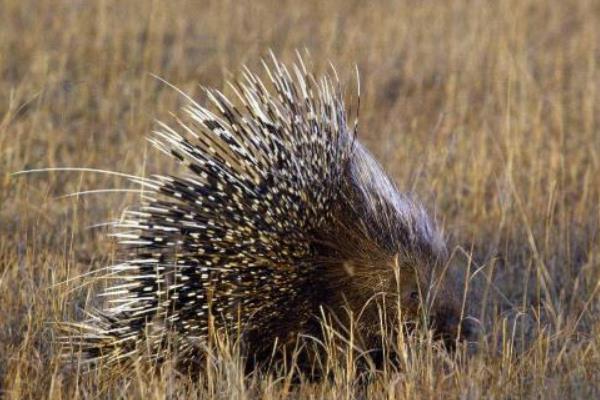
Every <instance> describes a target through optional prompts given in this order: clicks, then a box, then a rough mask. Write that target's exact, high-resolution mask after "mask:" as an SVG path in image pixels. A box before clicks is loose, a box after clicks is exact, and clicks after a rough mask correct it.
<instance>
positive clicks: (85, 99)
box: [0, 0, 600, 399]
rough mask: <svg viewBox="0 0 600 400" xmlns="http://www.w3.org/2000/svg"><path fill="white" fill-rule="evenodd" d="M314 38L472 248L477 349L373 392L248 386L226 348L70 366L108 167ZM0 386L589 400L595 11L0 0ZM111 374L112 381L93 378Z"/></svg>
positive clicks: (151, 163)
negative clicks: (193, 367) (64, 339)
mask: <svg viewBox="0 0 600 400" xmlns="http://www.w3.org/2000/svg"><path fill="white" fill-rule="evenodd" d="M304 47H306V48H308V49H309V50H310V52H311V54H312V58H313V65H314V68H315V69H317V70H322V69H324V68H326V67H327V64H328V62H329V61H331V62H333V63H334V64H335V65H336V66H337V69H338V71H339V72H340V73H341V75H342V78H343V80H344V81H345V82H348V84H349V85H350V84H352V74H353V67H354V64H358V67H359V69H360V71H361V75H362V92H363V99H362V100H363V102H362V111H361V137H362V139H363V140H364V141H365V142H366V143H367V145H368V147H370V149H372V150H373V152H374V153H376V155H377V156H378V157H379V159H380V160H381V161H382V163H383V164H384V165H385V166H386V167H387V169H388V171H390V173H391V174H392V175H393V176H394V178H395V179H396V180H397V181H398V182H399V184H400V186H401V187H403V188H405V189H407V190H412V191H414V192H416V193H417V194H418V195H419V196H420V197H421V199H423V200H424V201H425V202H426V204H427V205H428V206H429V207H430V208H431V209H432V210H434V211H435V213H436V214H437V215H438V219H439V220H441V221H442V222H443V224H444V226H445V230H446V232H447V233H448V236H449V239H450V242H451V244H452V245H453V246H460V247H462V248H463V249H465V250H466V252H467V253H469V254H472V261H473V264H472V270H471V271H474V270H476V269H477V268H478V267H481V269H480V271H479V272H478V273H477V275H476V276H475V277H474V278H473V279H472V280H471V283H472V287H473V288H474V290H475V293H477V294H478V295H477V296H475V297H473V298H474V299H476V298H477V299H478V300H473V307H474V308H475V309H478V310H480V313H482V314H483V315H481V318H482V320H483V321H484V333H485V335H484V337H483V338H482V340H481V343H480V345H479V350H478V352H477V353H476V354H475V355H473V356H472V357H470V358H468V359H463V357H462V353H461V352H459V353H458V354H456V355H449V354H446V353H444V352H441V351H438V350H435V349H434V348H433V346H432V345H431V343H430V342H428V341H427V340H422V339H423V338H418V337H416V338H412V339H410V340H409V341H408V342H407V343H404V344H401V345H400V348H401V350H403V351H405V352H406V353H405V354H406V358H405V359H403V366H402V368H401V369H400V370H393V369H392V368H391V366H388V367H389V368H388V369H387V370H386V371H385V372H381V373H378V374H376V375H375V376H374V377H372V379H371V381H369V382H368V383H364V382H362V383H361V382H360V381H358V380H357V379H356V374H355V372H354V370H353V369H352V365H351V364H352V363H347V365H346V364H342V365H335V366H333V370H334V373H333V375H334V376H333V377H332V379H330V380H325V381H321V382H303V383H299V384H298V383H294V384H292V381H290V379H289V378H288V377H286V376H281V375H280V374H279V375H278V374H277V373H274V374H271V375H268V376H265V375H253V376H249V377H246V378H244V376H243V370H242V369H241V368H240V367H239V362H238V361H236V359H235V358H234V357H233V358H232V357H229V356H228V355H227V354H220V355H219V356H218V357H217V359H215V360H214V361H213V362H212V363H211V366H210V368H208V371H207V372H206V373H205V374H203V375H201V376H193V377H188V376H184V375H181V374H179V373H178V372H177V371H176V370H175V369H174V368H173V367H172V366H170V365H169V364H166V365H163V366H162V367H161V368H160V369H159V370H153V369H145V368H143V367H142V366H140V367H138V368H136V369H135V370H133V371H129V372H128V373H127V374H122V375H119V374H120V371H116V370H112V371H110V370H107V369H101V370H99V371H96V372H92V373H88V374H83V373H78V372H77V370H69V369H65V368H64V367H62V366H61V363H60V361H59V359H58V357H57V353H58V349H57V347H56V345H54V344H53V343H52V338H53V335H54V331H53V326H52V322H53V321H61V320H69V319H74V318H75V319H76V318H81V308H82V307H84V306H85V305H86V304H89V303H93V302H94V301H96V300H94V298H93V293H94V289H95V288H94V287H93V285H92V286H90V285H87V286H85V285H84V286H82V284H83V283H84V281H83V280H82V279H75V278H76V277H78V276H80V275H82V274H86V273H88V272H90V271H92V270H95V269H98V268H100V267H102V266H103V265H106V264H107V263H109V262H110V259H111V257H112V244H111V243H110V241H108V240H107V239H106V237H105V232H104V231H103V230H102V229H88V227H89V226H90V225H93V224H95V223H98V222H102V221H105V220H109V219H112V218H117V217H118V216H119V213H120V211H121V210H122V208H123V207H124V206H125V205H126V204H127V203H128V202H131V201H132V200H133V199H132V198H131V197H127V196H124V195H123V194H118V193H117V194H104V195H96V196H94V195H91V196H86V197H81V198H78V199H75V198H67V199H64V198H58V197H59V196H60V195H63V194H66V193H71V192H74V191H77V190H80V189H94V188H108V187H120V186H122V185H123V182H120V181H118V180H116V179H114V178H109V177H106V176H101V175H93V174H79V173H71V174H68V173H57V174H44V175H35V176H29V177H26V178H22V177H21V178H14V177H11V176H10V173H11V172H14V171H18V170H22V169H30V168H37V167H57V166H89V167H94V168H102V169H111V170H117V171H124V172H129V173H137V174H143V173H149V172H155V171H166V170H168V169H169V168H172V167H173V165H172V163H171V162H170V161H169V160H165V158H164V157H162V156H160V155H158V154H157V152H155V151H153V150H151V149H150V147H149V145H148V144H147V142H146V141H145V136H146V135H147V133H148V132H149V131H150V130H151V129H152V126H153V121H154V119H155V118H167V117H168V113H169V111H173V110H177V109H178V107H179V105H180V102H181V99H180V98H178V96H177V95H176V93H174V92H173V91H172V90H170V89H169V88H167V87H166V86H165V85H163V84H161V83H160V82H158V81H156V80H155V79H153V78H152V77H151V76H150V73H154V74H157V75H160V76H162V77H164V78H165V79H167V80H169V81H170V82H172V83H174V84H176V85H177V86H179V87H181V88H182V89H184V90H186V91H188V92H190V93H192V94H195V95H196V96H198V97H199V98H200V99H201V100H202V95H201V90H200V87H199V86H198V85H199V84H202V85H207V86H214V87H223V84H224V80H226V79H227V78H230V77H231V76H232V74H235V73H236V71H238V68H239V66H240V65H241V64H242V63H246V64H248V65H249V66H250V67H256V66H257V65H258V64H259V59H260V57H262V56H264V55H265V54H266V50H267V49H268V48H272V49H273V50H274V52H275V53H276V54H278V55H280V57H281V58H282V59H283V60H288V61H290V60H291V59H292V57H293V51H294V50H295V49H296V48H304ZM0 93H2V94H3V95H2V96H1V97H0V396H3V397H6V398H14V399H20V398H29V397H34V398H39V397H49V398H76V397H133V398H152V397H157V398H163V397H166V396H169V397H171V396H173V397H183V398H185V397H190V398H206V397H209V396H212V397H218V398H257V397H262V398H269V399H270V398H280V397H284V396H292V397H294V398H306V397H309V396H312V398H353V397H360V396H364V397H367V396H368V397H369V398H415V397H424V398H474V399H475V398H480V397H482V396H485V397H490V398H516V397H534V398H540V397H542V398H564V397H578V398H591V397H597V396H600V295H599V294H598V291H599V279H600V232H599V228H600V98H599V96H600V4H599V3H598V2H597V1H594V0H581V1H578V0H571V1H562V0H551V1H543V0H528V1H519V0H507V1H466V0H456V1H451V2H450V1H449V2H443V1H400V2H392V1H389V2H383V1H377V2H372V3H370V4H369V5H366V4H364V3H363V2H359V1H343V0H340V1H331V2H327V3H326V4H325V2H320V1H307V2H291V1H290V2H284V3H283V4H281V3H280V2H279V1H264V2H256V3H254V2H252V3H251V2H243V3H242V2H233V1H215V2H212V1H210V2H202V3H192V2H179V1H175V2H166V1H165V2H160V1H153V2H150V1H147V2H142V1H123V2H119V1H97V2H86V1H66V0H64V1H51V0H46V1H39V2H38V1H34V0H30V1H20V0H1V1H0ZM110 375H112V376H113V380H112V381H111V380H109V379H108V378H107V377H108V376H110Z"/></svg>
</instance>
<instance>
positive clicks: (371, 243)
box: [67, 56, 471, 362]
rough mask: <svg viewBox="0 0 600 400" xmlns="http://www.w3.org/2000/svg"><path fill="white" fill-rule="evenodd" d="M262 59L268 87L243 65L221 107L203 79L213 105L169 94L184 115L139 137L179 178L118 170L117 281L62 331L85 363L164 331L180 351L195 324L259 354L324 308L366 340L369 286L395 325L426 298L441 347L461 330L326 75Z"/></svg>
mask: <svg viewBox="0 0 600 400" xmlns="http://www.w3.org/2000/svg"><path fill="white" fill-rule="evenodd" d="M263 65H264V67H265V68H264V69H265V72H266V74H267V75H268V78H269V80H270V83H269V84H270V86H271V87H270V88H268V87H267V85H265V84H264V83H263V80H262V79H261V78H260V77H259V76H258V75H257V74H255V73H253V72H251V71H250V70H249V69H247V68H244V70H243V73H242V77H241V79H238V80H237V81H235V82H233V83H230V88H231V89H232V92H233V93H235V96H236V97H237V100H238V104H237V105H236V104H235V103H234V101H232V100H230V99H229V98H228V97H226V96H225V95H224V94H222V93H221V92H220V91H218V90H213V89H206V94H207V96H208V99H209V100H210V103H211V104H212V106H213V108H214V111H211V110H209V109H208V108H205V107H204V106H201V105H199V104H198V103H196V102H195V101H194V100H192V99H191V98H189V97H188V96H185V97H186V100H187V101H188V105H187V106H186V107H185V109H184V110H185V115H186V117H187V119H186V120H185V121H184V120H182V119H180V118H176V127H172V126H169V125H167V124H164V123H160V122H159V123H158V125H159V127H160V128H159V129H158V130H157V131H155V132H154V134H153V136H152V137H151V138H150V141H151V142H152V143H153V144H154V146H155V147H156V148H158V149H159V150H160V151H162V152H163V153H165V154H167V155H168V156H170V157H172V158H174V159H175V160H176V161H178V162H179V163H181V164H182V165H184V166H185V167H186V168H187V173H186V174H181V175H176V176H163V175H153V176H151V177H148V178H138V177H132V178H131V179H132V180H133V181H134V182H136V183H137V184H139V185H141V188H142V189H143V191H144V195H143V198H144V200H143V201H142V203H141V204H140V205H138V206H137V208H135V209H130V210H127V211H125V212H124V214H123V217H122V219H121V220H120V221H119V222H118V223H116V232H115V233H114V235H115V236H116V237H117V238H118V246H119V255H120V257H121V260H120V262H118V263H117V264H116V265H113V266H111V267H109V271H110V275H111V277H120V278H121V282H120V283H118V284H116V285H114V286H112V287H109V288H108V289H107V290H106V292H105V293H104V294H105V295H108V296H110V297H111V298H112V302H113V304H116V305H113V306H112V307H111V308H107V309H104V310H96V311H92V312H90V313H91V315H92V317H91V318H90V320H88V321H85V322H84V323H77V324H73V326H74V327H76V330H77V333H76V334H75V335H74V336H71V337H69V338H67V341H68V342H69V343H70V344H71V345H72V346H74V347H75V350H78V351H81V353H82V354H83V356H84V357H85V358H86V359H90V360H98V359H102V360H104V362H113V361H116V360H119V359H125V358H130V357H134V356H136V355H140V354H142V353H143V352H144V351H146V352H147V351H148V349H150V354H151V355H152V356H154V357H157V358H162V357H163V356H164V355H165V354H166V351H167V350H166V349H167V347H168V346H166V344H165V343H166V342H167V341H168V340H167V339H169V340H170V341H171V348H175V349H176V350H177V354H178V355H179V358H180V359H184V360H187V361H193V360H196V359H199V358H200V357H201V353H202V349H203V346H205V344H206V343H205V342H206V340H207V337H208V336H209V334H210V330H211V329H214V330H217V331H219V330H222V331H227V332H228V333H229V334H232V333H233V334H236V333H237V334H239V335H240V337H241V339H242V342H243V343H244V345H245V348H246V349H247V351H248V352H249V357H255V358H260V357H261V355H264V354H271V353H272V351H273V346H275V345H276V344H277V345H278V346H289V345H293V344H294V343H296V340H297V338H298V335H302V334H307V335H317V336H318V332H319V329H320V326H319V318H320V317H322V316H323V315H324V313H325V314H328V315H333V316H335V318H336V320H337V321H342V322H341V324H342V325H345V324H347V322H348V319H349V318H351V317H349V314H350V313H351V314H352V315H354V316H357V315H360V316H361V317H360V319H358V320H357V321H356V323H355V329H356V330H357V331H359V332H361V333H362V334H363V336H364V337H366V338H369V337H370V338H372V337H375V336H376V334H375V333H376V332H377V331H378V330H379V322H378V320H379V314H378V312H377V311H376V310H375V308H374V307H369V306H366V305H367V304H368V303H369V302H370V301H371V300H372V299H373V298H376V297H378V296H379V295H381V294H384V295H387V294H391V295H393V299H394V300H391V301H389V302H388V306H386V308H385V309H386V312H390V313H395V312H397V311H395V310H397V307H396V304H397V301H396V300H399V303H400V305H401V307H400V310H401V312H402V314H403V320H405V321H409V322H410V321H416V320H418V319H419V318H420V316H419V313H420V310H421V309H422V307H423V306H424V304H425V302H428V308H429V309H430V310H429V315H430V316H431V322H432V327H433V328H434V329H435V331H436V332H437V334H438V336H440V337H442V338H443V339H445V340H446V341H447V342H449V343H450V342H452V341H453V340H455V339H456V337H457V334H458V331H460V330H461V329H462V335H459V336H462V337H465V336H466V335H468V334H469V333H470V330H471V327H470V326H469V325H468V324H467V325H466V324H465V323H464V322H463V323H462V325H461V315H462V314H461V307H460V299H459V297H460V295H459V293H458V292H457V291H456V290H454V287H453V286H452V282H450V283H448V284H446V283H444V282H443V281H442V282H441V284H439V283H440V282H438V284H437V285H435V292H436V293H435V296H432V292H433V290H432V289H433V288H434V285H433V284H432V282H433V279H432V277H434V276H436V274H435V273H434V271H436V270H438V269H439V267H440V266H443V265H444V264H445V263H446V262H447V260H448V251H447V249H446V245H445V242H444V238H443V236H442V234H441V232H440V230H439V229H438V227H437V226H436V224H435V223H434V222H433V221H432V219H430V217H429V216H428V214H427V213H426V211H425V209H424V208H423V207H422V206H421V205H420V204H419V203H418V202H417V201H416V200H414V199H413V198H411V197H410V196H408V195H406V194H403V193H401V192H400V191H398V189H397V188H396V186H395V185H394V184H393V183H392V181H391V180H390V178H389V177H388V176H387V175H386V174H385V173H384V171H383V169H382V168H381V167H380V165H379V164H378V163H377V161H375V159H374V158H373V156H372V155H371V154H370V153H369V152H368V151H367V150H366V148H365V147H364V146H363V145H362V144H361V143H360V142H359V141H358V140H356V137H357V130H358V123H357V121H358V118H357V119H356V121H355V122H354V123H353V124H352V125H351V124H349V123H348V121H347V119H348V118H347V111H346V109H345V105H344V101H343V94H342V90H341V85H340V83H339V81H338V79H337V75H335V71H333V72H334V78H333V79H332V78H331V77H330V76H329V75H324V76H323V77H322V78H321V79H319V80H317V79H316V77H315V76H314V75H313V74H312V73H309V72H308V71H307V69H306V67H305V65H304V62H303V60H302V58H301V57H298V61H297V62H296V63H295V64H294V65H292V67H291V69H288V67H287V66H286V65H284V64H283V63H281V62H279V61H278V60H277V59H276V58H275V57H274V56H273V57H272V61H271V62H270V63H266V62H263ZM359 96H360V93H359ZM359 98H360V97H359ZM357 109H358V107H357ZM356 114H357V116H358V111H357V112H356ZM426 299H428V300H426ZM170 333H171V334H170ZM367 342H368V340H367ZM73 343H75V344H73ZM372 343H373V341H371V344H372ZM140 348H142V349H145V350H144V351H141V350H140Z"/></svg>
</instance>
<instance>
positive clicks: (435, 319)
mask: <svg viewBox="0 0 600 400" xmlns="http://www.w3.org/2000/svg"><path fill="white" fill-rule="evenodd" d="M429 323H430V326H431V328H432V329H433V331H434V332H435V338H436V339H439V340H442V341H443V342H444V345H445V346H446V348H448V349H454V348H455V347H456V343H457V341H458V342H466V343H469V342H472V341H474V340H475V339H476V337H477V335H478V325H477V322H476V320H474V319H473V318H472V317H470V316H463V317H462V318H461V308H460V307H453V306H452V305H444V306H441V307H439V308H437V310H435V311H433V314H432V315H431V317H430V321H429Z"/></svg>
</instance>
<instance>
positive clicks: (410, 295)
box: [408, 290, 419, 302]
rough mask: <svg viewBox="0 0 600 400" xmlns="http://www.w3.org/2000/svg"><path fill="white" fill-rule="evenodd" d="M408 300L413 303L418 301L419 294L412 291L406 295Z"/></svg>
mask: <svg viewBox="0 0 600 400" xmlns="http://www.w3.org/2000/svg"><path fill="white" fill-rule="evenodd" d="M408 298H409V299H411V300H412V301H414V302H417V301H419V292H418V291H416V290H413V291H412V292H410V294H409V295H408Z"/></svg>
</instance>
